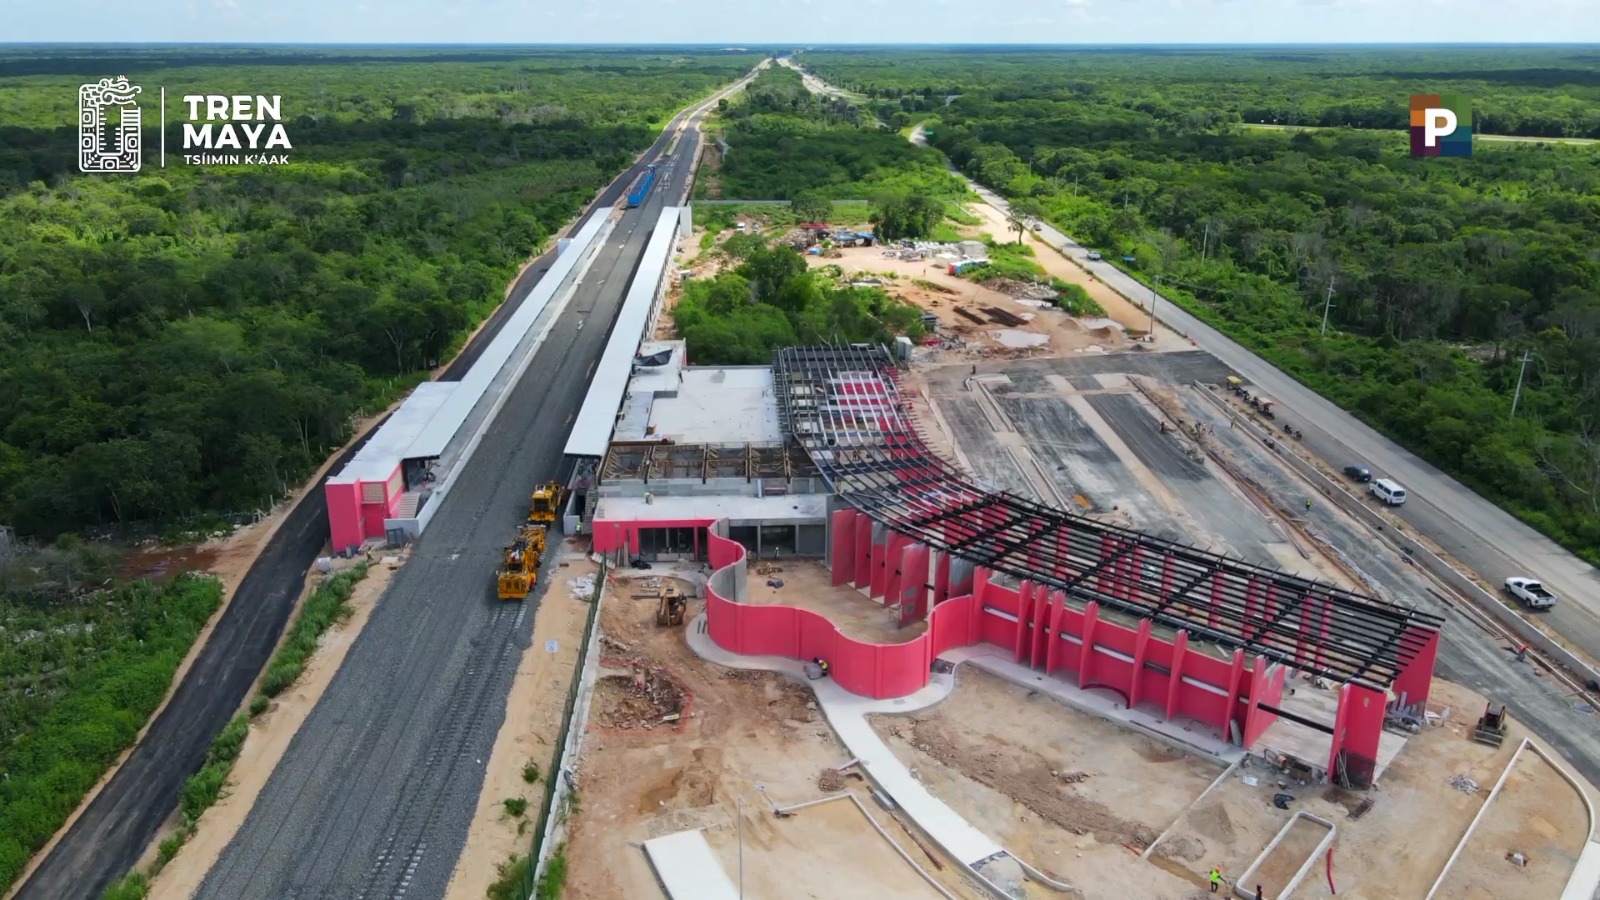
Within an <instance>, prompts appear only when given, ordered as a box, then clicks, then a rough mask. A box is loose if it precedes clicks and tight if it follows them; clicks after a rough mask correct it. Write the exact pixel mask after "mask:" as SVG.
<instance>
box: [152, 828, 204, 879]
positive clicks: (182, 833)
mask: <svg viewBox="0 0 1600 900" xmlns="http://www.w3.org/2000/svg"><path fill="white" fill-rule="evenodd" d="M193 834H194V832H193V831H192V830H191V829H190V828H189V826H187V825H180V826H178V830H177V831H174V832H173V833H172V834H169V835H167V836H166V837H165V838H163V839H162V841H161V843H160V845H159V846H158V847H157V849H156V861H155V864H154V865H152V866H151V867H150V873H151V874H152V875H158V874H160V873H161V870H162V869H164V868H166V867H167V863H169V862H172V860H173V858H174V857H176V856H177V855H178V851H179V850H182V849H183V845H184V844H186V843H188V842H189V838H190V836H192V835H193Z"/></svg>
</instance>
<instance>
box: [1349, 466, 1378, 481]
mask: <svg viewBox="0 0 1600 900" xmlns="http://www.w3.org/2000/svg"><path fill="white" fill-rule="evenodd" d="M1344 474H1346V475H1348V476H1350V477H1351V478H1352V479H1354V480H1356V481H1359V482H1361V483H1362V484H1366V483H1367V482H1369V481H1371V480H1372V470H1371V469H1369V468H1367V467H1366V466H1345V467H1344Z"/></svg>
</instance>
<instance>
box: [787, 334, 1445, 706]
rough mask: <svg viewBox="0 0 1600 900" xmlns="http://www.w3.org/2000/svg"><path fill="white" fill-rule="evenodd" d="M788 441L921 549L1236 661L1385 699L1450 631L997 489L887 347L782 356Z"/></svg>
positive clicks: (1372, 602) (1353, 596)
mask: <svg viewBox="0 0 1600 900" xmlns="http://www.w3.org/2000/svg"><path fill="white" fill-rule="evenodd" d="M773 372H774V381H775V387H776V390H775V393H776V394H777V398H778V402H779V416H780V419H781V420H782V423H783V426H784V430H785V431H786V432H787V433H789V434H790V435H792V436H793V437H794V439H795V440H796V441H797V442H798V443H799V444H800V445H801V446H802V447H803V448H805V450H806V451H807V452H808V453H809V454H810V455H811V458H812V460H813V461H814V462H815V463H816V465H817V467H818V469H819V470H820V471H821V473H822V477H823V478H824V479H825V480H826V481H827V482H828V484H829V486H830V487H831V488H832V489H833V490H834V491H835V492H836V493H837V494H839V496H841V497H842V498H843V499H845V500H846V501H847V502H849V503H850V504H851V505H852V506H854V507H855V508H856V509H858V510H860V511H861V512H863V513H866V514H867V515H868V516H870V517H872V518H873V519H874V520H875V521H878V522H881V523H882V524H883V525H885V526H887V527H888V528H891V529H894V530H895V531H898V532H900V533H902V534H905V535H907V536H909V537H911V538H913V539H915V540H917V541H919V542H921V543H924V544H927V545H928V546H930V547H933V548H935V549H938V550H942V551H945V552H948V553H951V554H953V555H955V556H958V557H961V558H963V559H966V560H969V561H971V562H973V563H974V564H976V565H980V566H984V567H986V568H989V569H991V570H994V571H997V572H1003V573H1006V574H1009V575H1012V576H1015V577H1017V578H1020V579H1025V580H1028V581H1033V582H1035V583H1038V584H1044V585H1049V586H1051V587H1054V588H1056V589H1058V590H1060V591H1063V592H1064V593H1065V594H1066V596H1067V597H1069V598H1071V599H1072V600H1073V601H1075V602H1077V603H1080V604H1082V603H1087V602H1088V601H1091V600H1092V601H1096V602H1098V603H1099V604H1100V606H1101V607H1102V608H1108V609H1115V610H1120V611H1122V612H1124V613H1127V614H1130V615H1133V616H1136V617H1139V618H1147V619H1151V620H1152V621H1153V622H1155V623H1157V624H1160V625H1164V626H1167V627H1171V628H1173V629H1181V630H1184V631H1187V632H1189V633H1190V634H1191V635H1192V636H1194V637H1196V638H1199V639H1202V640H1208V641H1213V642H1215V643H1217V644H1219V645H1221V646H1223V647H1225V648H1230V649H1231V648H1238V649H1242V650H1244V651H1245V652H1246V653H1247V654H1249V655H1255V654H1261V655H1263V656H1265V657H1267V658H1268V659H1271V660H1274V661H1278V662H1283V663H1285V664H1287V665H1291V666H1294V667H1296V668H1299V669H1302V670H1305V671H1309V672H1314V673H1316V674H1318V675H1321V676H1323V677H1326V678H1331V679H1334V680H1336V681H1341V682H1359V683H1364V684H1368V685H1371V686H1373V687H1377V688H1385V687H1387V686H1388V685H1389V684H1390V683H1392V682H1393V681H1394V679H1395V677H1396V676H1397V675H1398V674H1399V673H1400V672H1401V671H1403V670H1404V669H1405V668H1406V667H1407V666H1408V665H1409V664H1410V662H1411V661H1412V660H1413V659H1415V658H1416V657H1417V656H1418V655H1419V653H1421V652H1423V650H1424V649H1425V646H1426V644H1427V643H1428V641H1429V639H1430V638H1431V636H1432V635H1433V634H1434V633H1436V632H1438V631H1439V629H1440V627H1441V626H1442V624H1443V619H1441V618H1440V617H1438V616H1435V615H1432V614H1429V613H1425V612H1421V611H1419V610H1415V609H1411V608H1408V607H1405V606H1400V605H1397V604H1393V603H1386V602H1384V601H1382V600H1379V599H1377V598H1375V597H1370V596H1366V595H1363V594H1358V593H1355V592H1352V591H1347V590H1344V589H1342V588H1339V587H1336V586H1334V585H1329V584H1326V583H1323V582H1318V581H1314V580H1311V579H1306V578H1302V577H1299V576H1295V575H1289V574H1286V573H1283V572H1278V571H1275V570H1272V569H1268V568H1265V567H1262V566H1257V565H1254V564H1252V563H1249V562H1246V561H1244V560H1240V559H1236V558H1232V557H1227V556H1222V555H1218V554H1215V553H1211V552H1209V551H1205V550H1201V549H1198V548H1196V547H1193V546H1190V545H1187V544H1183V543H1180V542H1177V541H1171V540H1166V539H1162V538H1157V537H1154V536H1151V535H1147V534H1144V533H1141V532H1138V531H1134V530H1132V529H1126V528H1120V527H1117V526H1114V525H1109V524H1106V523H1103V522H1100V521H1097V520H1095V519H1091V518H1088V517H1085V516H1080V515H1076V514H1073V513H1070V512H1066V511H1063V510H1060V509H1055V508H1051V507H1046V506H1044V505H1042V504H1039V503H1037V502H1035V501H1033V500H1030V499H1028V498H1025V497H1020V496H1017V495H1014V494H1009V493H1006V492H1003V491H992V490H987V489H984V488H981V487H978V486H977V485H975V484H974V483H973V481H972V479H971V478H969V477H968V476H967V475H965V474H964V473H962V472H961V471H960V470H958V469H957V468H956V467H955V466H953V465H952V464H950V463H949V462H948V461H946V460H945V459H943V458H941V457H940V456H938V455H937V454H935V453H933V452H932V451H931V450H929V449H928V447H927V444H926V442H925V441H924V440H923V438H922V434H921V432H920V429H919V426H918V423H917V422H916V420H915V417H914V416H913V415H912V414H911V413H910V411H909V408H908V407H907V406H906V405H905V404H904V403H903V402H902V398H901V395H900V392H899V388H898V383H897V372H896V369H895V366H894V363H893V360H892V358H891V357H890V355H889V353H888V351H887V350H886V349H885V348H883V347H881V346H875V345H848V346H826V347H800V348H790V349H785V350H780V351H777V352H776V353H775V354H774V360H773Z"/></svg>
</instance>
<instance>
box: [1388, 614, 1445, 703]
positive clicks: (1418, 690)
mask: <svg viewBox="0 0 1600 900" xmlns="http://www.w3.org/2000/svg"><path fill="white" fill-rule="evenodd" d="M1424 633H1425V632H1422V631H1420V630H1418V629H1414V628H1411V629H1407V633H1406V637H1407V638H1408V639H1413V640H1414V639H1416V638H1419V637H1422V635H1423V634H1424ZM1438 660H1439V632H1437V631H1435V632H1431V633H1427V637H1426V639H1425V641H1424V643H1423V645H1422V649H1421V650H1420V651H1419V652H1418V653H1417V655H1416V657H1415V658H1414V659H1412V660H1411V664H1410V665H1408V666H1406V667H1405V668H1404V669H1402V670H1401V671H1400V674H1399V675H1397V676H1395V679H1394V684H1392V685H1390V689H1391V690H1393V691H1394V692H1395V696H1396V697H1398V698H1399V701H1400V705H1401V706H1426V705H1427V703H1428V694H1429V693H1430V692H1431V691H1432V689H1433V667H1434V665H1435V664H1437V662H1438Z"/></svg>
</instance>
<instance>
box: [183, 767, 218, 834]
mask: <svg viewBox="0 0 1600 900" xmlns="http://www.w3.org/2000/svg"><path fill="white" fill-rule="evenodd" d="M227 783H228V767H227V766H226V765H222V764H218V765H208V766H205V767H203V768H202V769H201V770H200V771H198V772H196V773H194V774H193V775H190V776H189V780H188V781H185V782H184V783H183V793H182V794H181V795H179V798H178V809H179V810H181V811H182V812H183V820H184V821H185V822H187V823H188V824H190V825H193V824H194V823H195V822H197V821H199V820H200V814H201V813H203V812H205V811H206V810H208V809H210V808H211V804H213V803H216V802H217V798H218V797H220V796H222V788H223V786H224V785H226V784H227Z"/></svg>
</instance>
